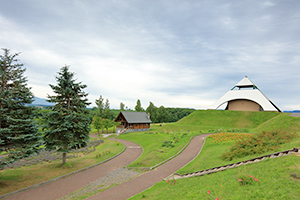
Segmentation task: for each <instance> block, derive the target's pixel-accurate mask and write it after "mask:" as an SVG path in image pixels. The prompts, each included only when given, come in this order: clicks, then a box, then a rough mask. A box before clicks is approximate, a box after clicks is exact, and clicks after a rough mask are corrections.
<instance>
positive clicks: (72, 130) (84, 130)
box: [44, 66, 90, 165]
mask: <svg viewBox="0 0 300 200" xmlns="http://www.w3.org/2000/svg"><path fill="white" fill-rule="evenodd" d="M58 75H59V76H57V77H56V81H57V85H56V86H55V85H51V84H49V85H50V87H51V88H52V90H53V92H54V93H55V94H56V95H54V96H50V95H48V101H49V102H52V103H55V105H54V106H53V107H51V112H50V113H49V114H48V115H47V117H46V119H47V123H46V125H45V127H44V129H45V135H44V141H45V145H46V149H48V150H57V151H58V152H62V153H63V156H62V165H64V164H65V163H66V156H67V153H68V152H70V151H71V150H72V149H80V148H82V147H86V146H87V142H88V140H89V131H90V123H89V118H88V115H87V114H88V111H87V109H86V106H87V105H89V104H90V103H88V102H87V99H86V96H87V95H88V94H86V93H85V92H84V91H83V89H84V88H86V87H87V86H86V85H83V84H82V83H81V82H79V83H75V80H74V73H72V72H70V71H69V67H68V66H65V67H62V68H61V70H60V72H59V73H58Z"/></svg>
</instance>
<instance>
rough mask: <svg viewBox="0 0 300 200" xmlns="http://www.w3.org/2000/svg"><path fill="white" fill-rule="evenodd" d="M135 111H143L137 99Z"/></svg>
mask: <svg viewBox="0 0 300 200" xmlns="http://www.w3.org/2000/svg"><path fill="white" fill-rule="evenodd" d="M135 111H136V112H144V109H143V108H142V104H141V101H140V100H139V99H138V100H137V102H136V106H135Z"/></svg>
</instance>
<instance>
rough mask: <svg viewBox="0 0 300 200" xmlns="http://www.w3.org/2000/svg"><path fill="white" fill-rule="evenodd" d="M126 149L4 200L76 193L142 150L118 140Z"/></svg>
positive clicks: (45, 199) (44, 199)
mask: <svg viewBox="0 0 300 200" xmlns="http://www.w3.org/2000/svg"><path fill="white" fill-rule="evenodd" d="M117 141H119V142H121V143H123V144H124V145H125V146H126V147H127V149H126V150H125V151H124V152H123V153H122V154H121V155H119V156H117V157H116V158H114V159H112V160H110V161H108V162H106V163H103V164H101V165H98V166H96V167H93V168H90V169H87V170H84V171H81V172H79V173H76V174H73V175H71V176H68V177H65V178H62V179H59V180H57V181H54V182H51V183H48V184H45V185H42V186H40V187H36V188H34V189H31V190H27V191H24V192H20V193H17V194H15V195H11V196H9V197H7V198H6V199H12V200H53V199H60V198H63V197H64V196H66V195H68V194H71V193H73V192H76V191H77V190H80V189H81V188H83V187H85V186H86V185H89V184H90V183H91V182H94V181H96V180H98V179H100V178H102V177H105V176H106V175H107V174H109V173H110V172H111V171H113V170H116V169H117V168H120V167H125V166H127V165H129V164H130V163H132V162H133V161H134V160H136V159H137V158H138V157H139V156H140V155H141V154H142V148H141V147H140V146H139V145H137V144H135V143H133V142H130V141H126V140H120V139H117Z"/></svg>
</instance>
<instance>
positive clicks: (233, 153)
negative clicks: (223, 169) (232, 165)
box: [221, 130, 298, 160]
mask: <svg viewBox="0 0 300 200" xmlns="http://www.w3.org/2000/svg"><path fill="white" fill-rule="evenodd" d="M296 137H298V135H297V134H296V133H289V132H286V131H281V130H277V131H272V132H266V131H263V132H261V133H259V134H256V135H253V137H250V138H248V139H242V140H239V141H237V142H236V143H235V144H234V146H232V147H231V148H230V149H229V151H228V152H225V153H224V154H222V156H221V158H222V159H223V160H232V159H234V158H241V157H245V156H248V155H254V154H262V153H265V152H268V151H275V150H276V149H278V148H279V145H281V144H283V143H286V142H289V141H291V140H292V139H293V138H296Z"/></svg>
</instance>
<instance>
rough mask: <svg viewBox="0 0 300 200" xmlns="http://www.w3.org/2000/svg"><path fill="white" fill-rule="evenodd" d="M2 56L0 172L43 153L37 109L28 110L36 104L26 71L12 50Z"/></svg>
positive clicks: (0, 66) (0, 80)
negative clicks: (26, 158)
mask: <svg viewBox="0 0 300 200" xmlns="http://www.w3.org/2000/svg"><path fill="white" fill-rule="evenodd" d="M3 50H4V55H0V153H2V152H4V151H5V152H6V153H5V154H4V156H1V157H0V169H1V168H2V167H3V166H5V165H6V164H8V163H12V162H14V161H16V160H19V159H21V158H24V157H28V156H30V155H32V154H35V153H37V152H38V151H39V149H40V148H39V146H40V145H41V142H40V139H41V137H40V135H39V133H38V127H37V125H36V124H35V123H34V121H33V118H34V114H33V110H34V108H33V107H30V106H28V105H27V104H30V103H32V102H33V101H34V99H33V94H32V93H31V91H30V89H31V88H30V87H28V86H27V78H26V77H24V72H25V68H22V67H23V64H22V63H19V60H18V59H17V58H16V57H17V56H18V55H19V54H18V53H16V54H13V55H11V54H10V52H9V50H8V49H3Z"/></svg>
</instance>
